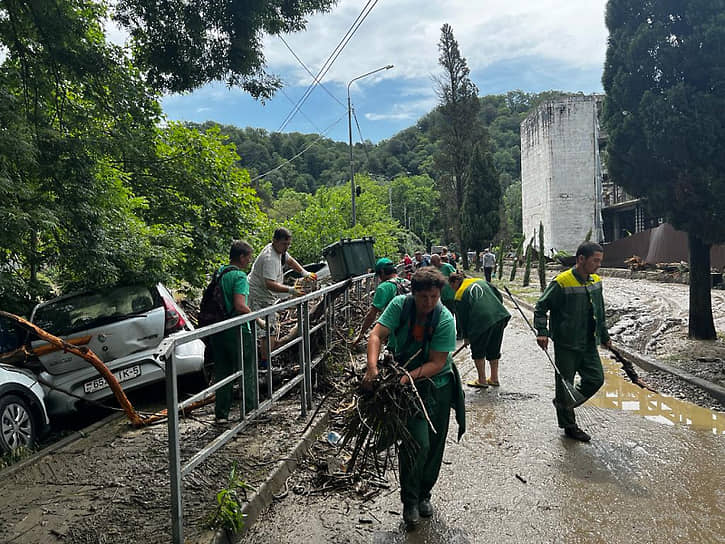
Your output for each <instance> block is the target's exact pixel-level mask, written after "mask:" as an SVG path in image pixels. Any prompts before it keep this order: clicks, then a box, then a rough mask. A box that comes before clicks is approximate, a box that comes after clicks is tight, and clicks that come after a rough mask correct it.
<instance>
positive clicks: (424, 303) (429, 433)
mask: <svg viewBox="0 0 725 544" xmlns="http://www.w3.org/2000/svg"><path fill="white" fill-rule="evenodd" d="M444 283H445V279H444V278H443V276H442V275H441V273H440V272H438V271H437V270H435V269H433V268H423V269H422V270H419V271H417V272H416V273H415V274H413V278H412V279H411V288H412V294H411V295H400V296H397V297H395V298H394V299H393V300H392V301H391V302H390V304H388V306H387V308H385V311H384V312H383V314H382V315H381V316H380V319H378V322H377V323H376V324H375V327H373V330H372V332H371V333H370V337H369V338H368V345H367V370H366V372H365V376H364V377H363V387H366V388H371V387H372V383H373V381H374V380H375V378H376V376H377V375H378V358H379V357H380V352H381V349H382V347H383V345H384V344H385V342H386V341H387V342H388V349H390V350H391V351H392V352H393V353H394V354H395V360H396V361H398V362H399V363H400V364H403V363H404V362H407V361H409V359H411V357H413V360H412V361H410V362H409V363H408V365H407V367H406V368H407V369H408V372H409V374H410V376H411V377H412V379H413V380H414V381H415V385H416V388H417V390H418V393H419V395H420V398H421V399H422V402H423V403H424V405H425V406H426V410H427V412H428V417H429V418H430V424H429V422H428V421H427V420H426V418H425V417H424V415H423V413H422V411H418V413H417V414H416V415H414V416H412V417H411V418H410V419H409V420H408V422H407V427H408V430H409V431H410V434H411V435H412V437H413V440H414V441H415V444H408V443H406V442H403V443H402V444H401V447H400V453H399V456H398V463H399V471H400V497H401V500H402V502H403V520H404V521H405V523H406V525H407V526H408V528H412V527H414V526H415V525H416V524H417V523H419V522H420V518H421V516H423V517H430V516H432V515H433V506H432V505H431V491H432V489H433V486H434V485H435V483H436V480H437V479H438V474H439V472H440V468H441V463H442V461H443V452H444V450H445V446H446V436H447V434H448V421H449V417H450V410H451V408H455V411H456V420H457V421H458V439H459V440H460V438H461V436H462V435H463V433H464V432H465V409H464V402H463V390H462V389H461V385H460V377H459V376H458V372H457V370H456V367H455V365H454V364H453V359H452V357H451V352H452V351H454V350H455V349H456V330H455V324H454V322H453V316H452V315H451V314H450V312H449V311H448V310H447V309H446V308H444V307H443V306H442V305H441V304H440V296H441V288H442V287H443V284H444ZM418 351H420V353H418V355H417V356H415V355H416V353H417V352H418ZM414 356H415V357H414ZM401 383H403V384H405V383H408V376H407V375H406V376H403V378H402V379H401ZM430 425H432V426H433V427H434V428H435V431H434V430H432V429H431V427H430Z"/></svg>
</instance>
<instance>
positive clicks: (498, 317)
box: [448, 273, 511, 387]
mask: <svg viewBox="0 0 725 544" xmlns="http://www.w3.org/2000/svg"><path fill="white" fill-rule="evenodd" d="M448 282H449V283H450V285H451V287H452V288H453V289H454V290H455V296H454V299H455V301H456V320H457V322H458V327H459V328H460V330H461V332H462V333H463V342H464V344H468V345H470V346H471V357H472V358H473V362H474V363H475V364H476V370H477V371H478V378H476V379H475V380H471V381H469V382H468V385H470V386H471V387H487V386H489V385H493V386H498V385H499V375H498V364H499V360H500V359H501V343H502V342H503V332H504V329H505V328H506V325H507V324H508V322H509V319H511V314H510V313H509V312H508V310H506V308H505V307H504V305H503V297H502V296H501V293H499V292H498V289H496V288H495V287H494V286H493V285H491V284H490V283H488V281H486V280H482V279H478V278H464V276H463V274H458V273H456V274H451V277H450V278H448ZM486 359H488V364H489V366H490V367H491V377H490V378H488V379H487V378H486Z"/></svg>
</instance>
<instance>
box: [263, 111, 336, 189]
mask: <svg viewBox="0 0 725 544" xmlns="http://www.w3.org/2000/svg"><path fill="white" fill-rule="evenodd" d="M345 115H347V114H343V115H342V117H340V118H339V119H338V120H337V121H335V122H334V123H332V124H331V125H330V126H329V127H327V128H326V129H325V131H324V132H323V133H321V134H320V135H319V137H318V138H317V139H316V140H315V141H314V142H312V143H311V144H310V145H308V146H307V147H305V148H304V149H303V150H302V151H300V152H299V153H297V154H296V155H295V156H293V157H291V158H289V159H287V160H285V161H283V162H281V163H280V164H278V165H277V166H275V167H274V168H272V169H271V170H269V171H267V172H265V173H264V174H260V175H258V176H254V177H253V178H252V179H251V180H249V181H250V183H251V182H254V181H257V180H258V179H262V178H263V177H265V176H268V175H269V174H271V173H272V172H276V171H277V170H279V169H280V168H282V167H283V166H284V165H285V164H288V163H290V162H292V161H293V160H295V159H296V158H297V157H299V156H300V155H302V154H303V153H304V152H305V151H307V150H308V149H309V148H311V147H312V146H313V145H315V144H316V143H317V142H319V141H320V140H322V138H324V136H325V134H327V133H328V132H330V130H332V129H333V127H334V126H335V125H337V124H338V123H339V122H340V121H342V120H343V119H344V118H345Z"/></svg>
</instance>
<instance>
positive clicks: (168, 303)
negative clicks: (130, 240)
mask: <svg viewBox="0 0 725 544" xmlns="http://www.w3.org/2000/svg"><path fill="white" fill-rule="evenodd" d="M31 321H32V322H33V323H34V324H35V325H37V326H38V327H40V328H42V329H44V330H46V331H47V332H49V333H51V334H53V335H55V336H58V337H61V338H62V339H63V340H65V341H66V342H69V343H71V344H74V345H76V346H86V347H88V348H89V349H91V350H92V351H93V352H94V353H95V354H96V355H97V356H98V357H99V358H100V359H101V361H103V363H104V364H105V365H106V366H107V367H108V368H109V370H110V371H111V372H113V374H114V376H115V377H116V379H117V380H118V381H119V383H120V384H121V387H123V389H124V390H131V389H135V388H138V387H141V386H145V385H148V384H151V383H154V382H158V381H162V380H164V378H165V375H166V373H165V367H166V365H165V362H164V360H163V359H162V358H161V357H160V354H161V352H163V350H162V349H160V346H161V344H162V342H163V343H166V341H167V340H168V339H169V338H172V337H173V335H175V334H178V333H180V332H182V331H184V330H191V329H192V328H193V326H192V325H191V324H190V323H189V319H188V318H187V316H186V315H185V314H184V312H183V310H182V309H181V308H180V307H179V305H178V304H177V303H176V302H175V301H174V298H173V296H172V295H171V293H170V292H169V291H168V289H166V287H164V286H163V285H162V284H157V285H155V286H154V287H151V288H149V287H146V286H140V285H133V286H121V287H114V288H110V289H107V290H103V291H89V292H83V293H77V294H72V295H66V296H62V297H59V298H56V299H53V300H50V301H47V302H43V303H42V304H39V305H38V306H36V307H35V309H34V310H33V314H32V316H31ZM32 351H33V353H34V354H35V355H36V356H37V358H38V361H39V363H40V365H41V368H40V370H39V378H40V381H41V383H43V385H44V386H45V387H46V389H47V394H46V399H45V403H46V406H47V408H48V412H50V413H51V414H58V413H64V412H69V411H72V410H74V409H75V408H77V404H78V403H79V402H82V401H101V400H106V399H108V398H109V397H112V396H113V392H112V391H111V388H110V387H109V385H108V383H107V381H106V380H105V378H103V377H102V376H100V375H99V373H98V372H97V371H96V369H95V368H94V367H93V366H91V365H90V364H89V363H88V362H87V361H85V360H84V359H82V358H81V357H78V356H76V355H73V354H71V353H67V352H64V351H63V350H62V349H60V348H58V347H56V346H53V345H51V344H48V343H46V342H44V341H34V342H32ZM174 358H175V361H176V368H177V373H178V374H179V375H192V376H193V377H198V381H199V383H200V384H203V383H206V382H207V378H208V376H206V374H205V368H204V343H203V342H202V341H201V340H193V341H191V342H188V343H186V344H182V345H179V346H177V347H176V348H175V351H174Z"/></svg>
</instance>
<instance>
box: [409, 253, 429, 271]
mask: <svg viewBox="0 0 725 544" xmlns="http://www.w3.org/2000/svg"><path fill="white" fill-rule="evenodd" d="M413 266H414V267H415V269H416V270H420V269H421V268H423V267H424V266H430V257H426V256H424V255H423V252H422V251H420V250H418V251H416V252H415V253H413Z"/></svg>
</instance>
